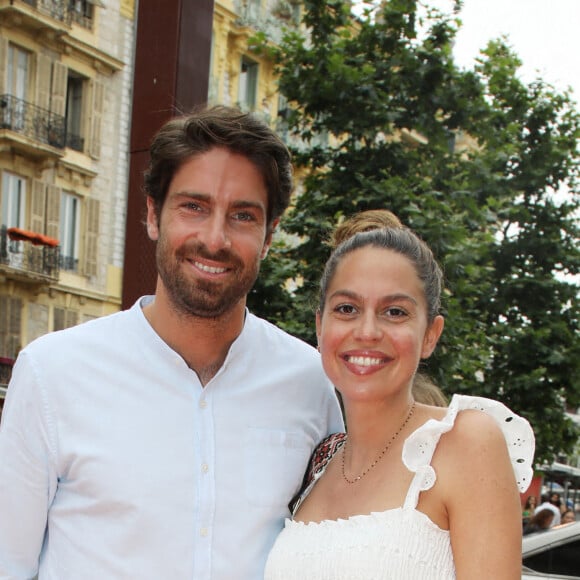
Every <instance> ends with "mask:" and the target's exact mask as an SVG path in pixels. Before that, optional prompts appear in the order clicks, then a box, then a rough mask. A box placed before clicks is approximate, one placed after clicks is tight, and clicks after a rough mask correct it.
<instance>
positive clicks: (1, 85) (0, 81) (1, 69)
mask: <svg viewBox="0 0 580 580" xmlns="http://www.w3.org/2000/svg"><path fill="white" fill-rule="evenodd" d="M7 68H8V40H7V39H6V38H4V37H3V36H0V95H3V94H4V91H5V90H6V69H7Z"/></svg>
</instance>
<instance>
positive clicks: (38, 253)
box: [0, 225, 60, 281]
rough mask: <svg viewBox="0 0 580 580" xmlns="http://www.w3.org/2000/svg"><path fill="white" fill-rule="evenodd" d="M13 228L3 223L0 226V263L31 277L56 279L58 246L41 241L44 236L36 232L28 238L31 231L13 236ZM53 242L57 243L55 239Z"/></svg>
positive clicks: (48, 279)
mask: <svg viewBox="0 0 580 580" xmlns="http://www.w3.org/2000/svg"><path fill="white" fill-rule="evenodd" d="M14 229H15V228H7V227H6V226H5V225H3V226H1V227H0V264H3V265H5V266H8V267H9V268H11V269H13V270H16V271H18V272H20V273H21V274H24V275H27V276H28V277H31V278H38V277H40V278H41V279H42V280H47V281H57V280H58V275H59V254H60V247H59V246H57V245H47V244H45V243H43V241H42V240H43V239H44V238H45V236H39V235H38V234H32V235H31V236H30V238H29V239H28V234H31V232H23V233H24V234H26V235H24V236H17V237H15V236H14V235H13V234H12V231H13V230H14ZM18 231H19V232H22V230H18ZM32 236H36V237H32ZM46 239H50V238H46ZM54 242H55V243H57V242H56V240H55V241H54Z"/></svg>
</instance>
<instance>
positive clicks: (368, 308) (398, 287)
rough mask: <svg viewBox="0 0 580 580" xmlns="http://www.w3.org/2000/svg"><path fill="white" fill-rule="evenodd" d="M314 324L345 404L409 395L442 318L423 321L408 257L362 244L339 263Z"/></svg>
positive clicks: (419, 285)
mask: <svg viewBox="0 0 580 580" xmlns="http://www.w3.org/2000/svg"><path fill="white" fill-rule="evenodd" d="M316 328H317V334H318V342H319V347H320V352H321V355H322V362H323V365H324V369H325V371H326V373H327V375H328V376H329V378H330V380H331V381H332V382H333V383H334V385H335V386H336V388H337V389H338V390H339V391H340V392H341V394H342V396H343V398H344V399H345V402H346V400H347V399H349V398H355V399H361V398H363V399H367V398H369V397H371V398H376V397H382V396H384V395H386V394H395V393H401V394H403V395H405V396H406V394H407V392H408V389H410V386H411V383H412V379H413V375H414V374H415V371H416V369H417V366H418V364H419V361H420V359H422V358H427V357H428V356H429V355H430V354H431V353H432V352H433V349H434V348H435V345H436V344H437V340H438V339H439V336H440V334H441V331H442V329H443V318H442V317H440V316H438V317H436V319H435V320H434V321H433V323H432V324H429V323H428V319H427V304H426V301H425V296H424V291H423V285H422V282H421V280H419V278H418V276H417V273H416V271H415V268H414V265H413V264H412V263H411V262H410V260H409V259H408V258H406V257H405V256H403V255H401V254H399V253H397V252H394V251H392V250H387V249H383V248H376V247H371V246H367V247H364V248H360V249H358V250H355V251H353V252H351V253H349V254H347V255H346V256H345V257H344V258H343V259H342V261H341V262H340V264H339V265H338V267H337V268H336V272H335V275H334V278H333V279H332V280H331V282H330V284H329V286H328V293H327V296H326V301H325V306H324V310H323V312H322V313H318V314H317V317H316Z"/></svg>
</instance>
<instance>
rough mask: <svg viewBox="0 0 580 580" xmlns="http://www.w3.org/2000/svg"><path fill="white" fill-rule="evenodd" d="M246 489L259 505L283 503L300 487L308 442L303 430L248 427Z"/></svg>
mask: <svg viewBox="0 0 580 580" xmlns="http://www.w3.org/2000/svg"><path fill="white" fill-rule="evenodd" d="M244 453H245V461H244V465H245V469H244V473H245V489H246V497H247V499H248V501H249V502H250V503H251V504H252V505H255V506H259V507H286V506H287V505H288V502H289V501H290V500H291V499H292V497H293V496H294V495H295V493H296V492H297V491H298V489H299V488H300V485H301V483H302V478H303V476H304V471H305V470H306V466H307V464H308V459H309V458H310V453H311V446H310V445H309V442H308V438H307V437H306V436H305V435H304V434H302V433H297V432H292V431H284V430H281V429H262V428H257V427H248V428H247V429H246V434H245V441H244Z"/></svg>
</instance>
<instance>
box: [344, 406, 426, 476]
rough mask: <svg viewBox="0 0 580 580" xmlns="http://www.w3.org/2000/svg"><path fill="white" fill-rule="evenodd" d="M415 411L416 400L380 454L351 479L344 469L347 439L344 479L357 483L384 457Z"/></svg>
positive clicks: (346, 440)
mask: <svg viewBox="0 0 580 580" xmlns="http://www.w3.org/2000/svg"><path fill="white" fill-rule="evenodd" d="M414 412H415V401H413V402H412V403H411V407H410V409H409V412H408V413H407V417H406V418H405V420H404V421H403V424H402V425H401V426H400V427H399V429H398V431H397V432H396V433H395V434H394V435H393V436H392V437H391V438H390V439H389V441H388V442H387V444H386V445H385V447H384V448H383V450H382V451H381V452H380V454H379V456H378V457H377V458H376V459H375V460H374V461H373V462H372V463H371V464H370V465H369V466H368V467H367V468H366V469H365V470H364V471H363V472H362V473H361V474H360V475H357V476H356V477H355V478H354V479H349V478H348V477H347V476H346V473H345V471H344V456H345V455H346V444H347V442H348V438H347V439H345V442H344V447H343V448H342V477H343V478H344V481H346V483H348V484H352V483H356V482H357V481H360V480H361V479H362V478H363V477H364V476H365V475H366V474H367V473H368V472H369V471H370V470H371V469H372V468H373V467H374V466H375V465H376V464H377V463H378V462H379V461H380V460H381V459H382V458H383V457H384V455H385V453H386V452H387V451H388V450H389V447H390V446H391V445H392V444H393V441H394V440H395V439H396V438H397V437H398V436H399V433H401V431H402V430H403V429H404V428H405V425H406V424H407V423H408V422H409V419H410V418H411V417H412V416H413V413H414Z"/></svg>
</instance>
